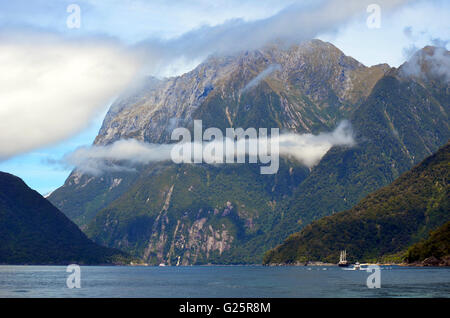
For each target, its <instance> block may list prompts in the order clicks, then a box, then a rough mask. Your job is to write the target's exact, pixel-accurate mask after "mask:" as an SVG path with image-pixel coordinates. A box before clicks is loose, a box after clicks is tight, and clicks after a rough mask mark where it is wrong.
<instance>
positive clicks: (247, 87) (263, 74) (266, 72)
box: [241, 64, 281, 93]
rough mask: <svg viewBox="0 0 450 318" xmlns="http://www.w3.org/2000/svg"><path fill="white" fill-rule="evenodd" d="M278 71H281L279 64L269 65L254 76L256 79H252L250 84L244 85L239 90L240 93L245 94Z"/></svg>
mask: <svg viewBox="0 0 450 318" xmlns="http://www.w3.org/2000/svg"><path fill="white" fill-rule="evenodd" d="M278 70H281V65H280V64H271V65H269V66H268V67H267V68H266V69H265V70H264V71H262V72H261V73H259V74H258V75H256V77H254V78H253V79H252V80H251V81H250V82H248V83H247V85H245V87H244V88H243V89H242V90H241V93H245V92H247V91H248V90H250V89H252V88H254V87H256V86H258V84H259V83H260V82H261V81H262V80H263V79H265V78H266V77H267V76H269V75H270V74H272V73H273V72H275V71H278Z"/></svg>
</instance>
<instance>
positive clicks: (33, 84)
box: [0, 32, 139, 160]
mask: <svg viewBox="0 0 450 318" xmlns="http://www.w3.org/2000/svg"><path fill="white" fill-rule="evenodd" d="M138 68H139V63H138V62H137V61H136V59H135V58H134V57H133V56H131V55H130V53H129V52H127V51H125V50H124V49H123V48H122V47H121V46H120V45H119V44H117V43H115V42H113V41H111V40H109V41H106V40H100V39H90V40H77V39H72V40H64V39H62V38H61V37H58V36H56V35H50V34H42V33H40V34H34V33H33V34H30V33H28V34H24V33H16V32H10V33H9V34H8V35H6V34H3V33H0V118H1V120H0V132H1V133H0V160H2V159H7V158H9V157H12V156H14V155H18V154H21V153H24V152H28V151H31V150H33V149H37V148H40V147H42V146H47V145H50V144H52V143H55V142H59V141H62V140H64V139H66V138H68V137H70V136H72V135H73V134H75V133H77V132H79V131H81V130H82V129H83V128H86V126H87V125H88V124H89V123H90V121H91V120H92V119H93V118H94V117H95V115H97V114H98V113H99V112H100V111H103V110H104V109H105V107H106V106H107V104H108V103H109V102H111V101H112V99H113V98H114V97H115V96H116V95H117V94H118V93H120V91H122V90H123V89H124V88H125V87H126V86H127V85H128V83H129V82H130V81H131V80H132V78H133V77H134V76H135V75H136V72H137V71H138Z"/></svg>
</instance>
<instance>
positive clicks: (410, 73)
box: [400, 47, 450, 83]
mask: <svg viewBox="0 0 450 318" xmlns="http://www.w3.org/2000/svg"><path fill="white" fill-rule="evenodd" d="M400 75H401V76H404V77H415V78H419V79H423V80H426V79H438V80H442V81H444V82H446V83H450V52H449V51H447V50H446V49H445V48H444V47H428V48H425V49H423V50H419V51H417V52H416V53H415V54H414V55H413V56H412V57H411V58H410V59H409V61H408V62H406V63H405V64H403V65H402V66H401V68H400Z"/></svg>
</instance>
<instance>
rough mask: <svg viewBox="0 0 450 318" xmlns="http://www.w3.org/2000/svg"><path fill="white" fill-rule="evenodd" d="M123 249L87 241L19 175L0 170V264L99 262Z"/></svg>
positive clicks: (119, 257)
mask: <svg viewBox="0 0 450 318" xmlns="http://www.w3.org/2000/svg"><path fill="white" fill-rule="evenodd" d="M125 260H127V256H126V254H125V253H124V252H121V251H118V250H114V249H110V248H106V247H102V246H99V245H97V244H95V243H94V242H92V241H91V240H89V239H88V238H87V237H86V235H85V234H84V233H83V232H81V231H80V230H79V229H78V227H77V226H76V225H75V224H74V223H72V222H71V221H70V220H69V219H68V218H67V217H66V216H65V215H64V214H63V213H61V212H60V211H59V210H58V209H57V208H55V207H54V206H53V205H52V204H51V203H50V202H48V201H47V200H46V199H44V198H43V197H42V196H41V195H40V194H39V193H37V192H36V191H34V190H32V189H30V188H29V187H28V186H27V185H26V184H25V183H24V182H23V181H22V180H21V179H20V178H18V177H16V176H13V175H11V174H8V173H4V172H0V264H69V263H77V264H103V263H115V262H122V261H125Z"/></svg>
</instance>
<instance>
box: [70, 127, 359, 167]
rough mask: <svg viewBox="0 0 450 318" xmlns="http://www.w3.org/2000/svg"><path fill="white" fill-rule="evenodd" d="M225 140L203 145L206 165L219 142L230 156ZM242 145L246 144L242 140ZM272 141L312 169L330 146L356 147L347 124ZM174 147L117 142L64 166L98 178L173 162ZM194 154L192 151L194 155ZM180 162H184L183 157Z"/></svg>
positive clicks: (80, 153)
mask: <svg viewBox="0 0 450 318" xmlns="http://www.w3.org/2000/svg"><path fill="white" fill-rule="evenodd" d="M224 140H225V139H222V140H217V141H216V140H215V141H212V142H204V143H203V162H214V161H215V162H217V157H214V155H212V156H209V154H210V153H209V154H208V151H205V149H206V147H207V145H208V144H209V145H210V144H211V143H216V144H218V145H219V147H220V148H222V149H224V152H223V156H221V158H225V157H226V156H227V155H228V154H229V153H230V152H229V151H230V148H227V147H225V143H224ZM239 142H245V141H243V140H242V139H241V140H240V141H239ZM247 142H248V140H247ZM262 142H263V141H261V139H260V140H259V141H258V144H259V145H260V144H261V143H262ZM271 142H278V145H279V154H280V156H283V157H289V158H293V159H295V160H297V161H298V162H300V163H302V164H304V165H305V166H307V167H310V168H311V167H313V166H314V165H316V164H317V163H318V162H319V161H320V159H322V157H323V156H324V155H325V154H326V153H327V152H328V150H330V149H331V147H333V146H339V145H341V146H343V145H346V146H353V145H354V144H355V141H354V139H353V132H352V128H351V125H350V123H349V122H348V121H343V122H341V123H340V124H339V125H338V126H337V127H336V129H335V130H334V131H332V132H326V133H320V134H319V135H313V134H296V133H286V134H281V135H279V136H278V137H274V138H273V139H272V141H271ZM174 145H175V144H150V143H145V142H141V141H138V140H135V139H128V140H118V141H116V142H114V143H112V144H109V145H106V146H101V145H93V146H86V147H80V148H78V149H77V150H75V151H74V152H72V153H69V154H67V155H66V156H65V157H64V158H63V160H62V163H63V164H67V165H70V166H73V167H75V168H76V169H77V170H78V171H81V172H83V173H87V174H92V175H99V174H101V173H103V172H105V171H119V170H133V169H134V166H135V165H136V164H149V163H152V162H162V161H170V160H171V159H172V157H171V152H172V148H173V147H174ZM185 145H186V146H187V147H190V148H191V149H194V148H197V147H201V146H200V143H198V142H191V143H187V144H185ZM249 148H250V147H247V148H246V153H247V154H249V155H252V154H253V155H254V156H257V155H258V154H257V153H252V152H251V150H250V149H249ZM197 149H199V148H197ZM236 149H237V150H238V149H239V147H237V148H236ZM233 151H234V150H233ZM195 152H196V151H192V153H193V154H194V153H195ZM197 153H198V152H197ZM233 153H234V154H236V155H239V153H240V152H239V150H238V151H236V152H233ZM205 154H206V155H205ZM177 159H180V161H182V160H181V157H180V158H177ZM200 160H201V159H200ZM247 162H248V161H247Z"/></svg>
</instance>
